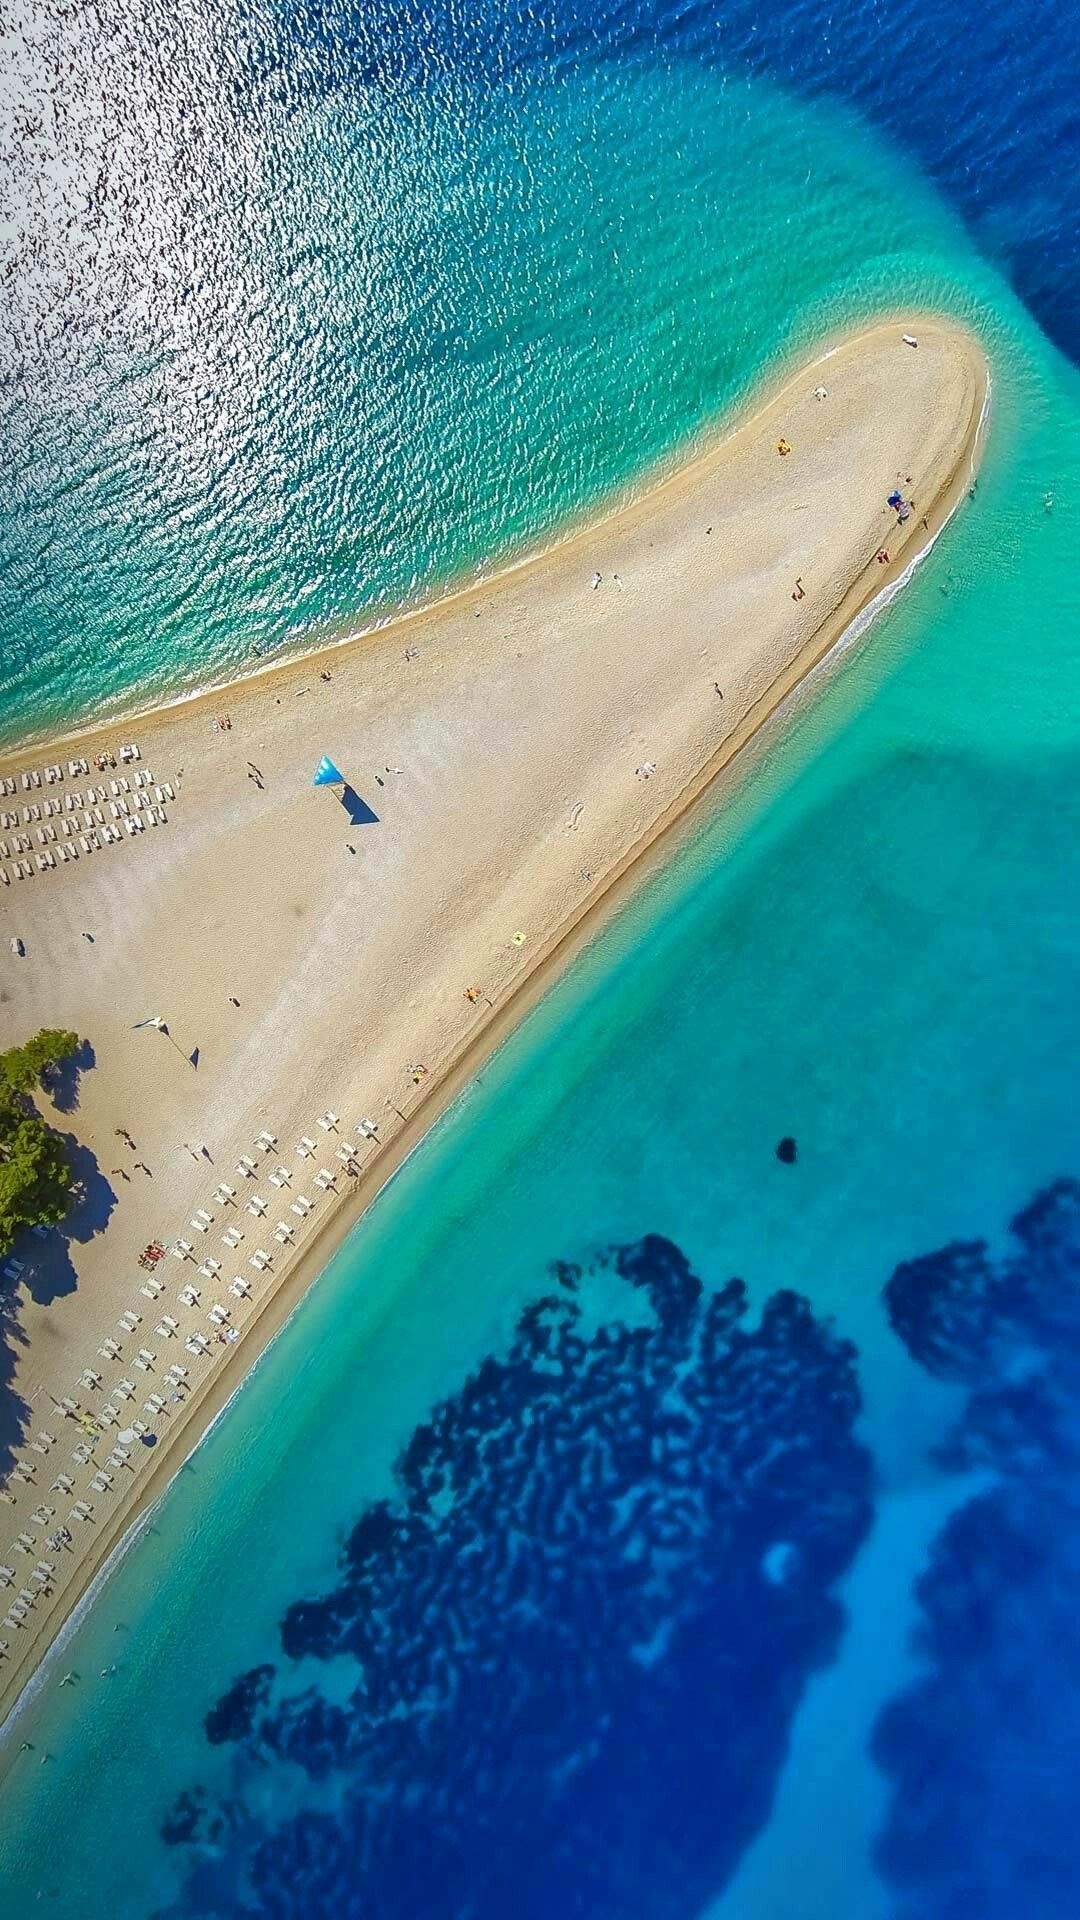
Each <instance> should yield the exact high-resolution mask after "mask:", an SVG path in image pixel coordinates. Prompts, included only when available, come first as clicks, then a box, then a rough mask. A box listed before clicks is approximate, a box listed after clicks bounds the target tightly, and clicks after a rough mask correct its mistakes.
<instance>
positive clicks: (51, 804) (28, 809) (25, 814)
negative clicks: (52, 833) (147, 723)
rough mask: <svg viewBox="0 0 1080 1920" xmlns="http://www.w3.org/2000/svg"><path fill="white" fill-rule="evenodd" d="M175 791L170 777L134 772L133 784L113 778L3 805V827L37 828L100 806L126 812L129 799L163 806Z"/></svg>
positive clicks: (0, 813)
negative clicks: (58, 794)
mask: <svg viewBox="0 0 1080 1920" xmlns="http://www.w3.org/2000/svg"><path fill="white" fill-rule="evenodd" d="M110 795H111V796H112V797H111V799H110ZM175 798H176V792H175V789H174V787H173V784H172V782H171V780H162V781H159V782H155V780H154V777H153V774H151V773H150V772H149V771H145V770H144V771H143V772H140V773H137V774H136V775H135V780H134V786H133V785H132V784H131V782H130V781H128V780H126V779H119V780H110V781H109V784H108V786H107V787H104V786H102V787H87V789H86V792H85V794H83V792H82V791H81V790H79V791H76V789H75V788H70V789H69V790H68V792H67V793H65V794H64V795H63V796H62V798H61V797H56V798H53V797H51V796H50V797H48V798H46V799H44V800H41V801H37V800H34V801H31V802H30V803H29V804H28V805H26V806H24V807H21V808H19V807H15V808H2V807H0V829H3V830H4V831H5V832H10V831H11V830H12V829H13V828H16V827H34V826H37V825H38V824H39V822H41V821H43V820H44V821H49V820H62V818H63V816H64V815H65V814H78V813H82V812H84V811H87V810H89V809H92V808H95V807H101V806H106V805H108V806H110V807H112V808H113V811H114V817H115V811H116V808H118V807H119V808H120V810H121V811H122V812H124V813H128V812H130V808H129V806H128V800H129V799H131V800H132V801H134V804H135V805H136V807H146V806H152V805H154V804H155V803H156V804H157V805H158V806H159V807H163V806H164V805H165V803H166V801H173V800H175Z"/></svg>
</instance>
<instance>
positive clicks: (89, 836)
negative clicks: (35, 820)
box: [0, 806, 169, 887]
mask: <svg viewBox="0 0 1080 1920" xmlns="http://www.w3.org/2000/svg"><path fill="white" fill-rule="evenodd" d="M168 819H169V816H168V814H167V813H166V811H165V808H164V807H157V806H147V807H144V808H143V810H142V811H141V812H140V813H136V814H132V815H130V816H127V817H125V816H121V815H119V814H118V815H117V823H116V824H115V825H110V823H109V822H108V821H107V820H105V819H103V818H101V817H100V816H99V817H98V818H97V819H96V821H94V822H92V823H91V824H90V825H89V826H87V827H86V829H85V831H83V830H82V829H81V827H80V826H79V825H78V824H76V823H72V822H69V821H67V820H65V821H64V822H63V829H64V832H65V835H67V837H66V838H65V839H59V838H58V837H57V834H56V830H55V828H53V827H43V828H41V829H40V830H39V832H38V839H39V841H41V843H42V847H43V851H41V852H35V851H34V849H33V845H32V842H31V841H30V839H29V837H28V835H26V834H20V835H17V836H16V837H15V838H14V839H13V840H12V841H11V842H10V844H9V843H8V842H7V841H5V840H0V860H5V859H6V860H8V861H10V863H11V864H10V872H9V871H8V869H7V868H6V867H4V866H2V865H0V886H5V887H9V886H10V885H11V882H12V881H13V880H30V879H32V878H33V876H34V873H35V871H36V872H37V873H45V872H46V871H47V870H48V869H49V868H50V867H56V866H57V865H62V864H63V862H65V861H67V860H77V859H78V858H79V851H80V849H81V850H82V852H83V853H97V852H98V851H99V850H100V849H101V848H102V847H103V846H104V847H109V846H115V845H116V844H117V842H118V841H120V840H123V838H124V835H125V834H127V836H128V837H129V838H130V839H134V838H135V835H136V834H139V833H143V832H145V830H146V828H147V827H148V826H150V827H164V826H167V825H168ZM84 820H85V816H84ZM50 842H52V843H54V844H50ZM24 856H26V857H24ZM31 858H32V860H33V865H31Z"/></svg>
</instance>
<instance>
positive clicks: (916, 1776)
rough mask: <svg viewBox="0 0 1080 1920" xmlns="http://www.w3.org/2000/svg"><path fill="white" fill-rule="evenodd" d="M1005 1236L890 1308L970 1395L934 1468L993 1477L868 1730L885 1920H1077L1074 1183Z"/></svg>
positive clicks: (924, 1281) (1054, 1191) (951, 1252)
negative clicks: (888, 1698)
mask: <svg viewBox="0 0 1080 1920" xmlns="http://www.w3.org/2000/svg"><path fill="white" fill-rule="evenodd" d="M1012 1234H1013V1236H1014V1240H1015V1243H1016V1244H1015V1248H1014V1250H1013V1251H1012V1252H1010V1253H1009V1254H1008V1255H1007V1256H1006V1257H1005V1258H1004V1259H1002V1260H994V1259H993V1258H992V1257H991V1255H990V1253H989V1250H988V1248H987V1247H986V1245H985V1243H983V1242H981V1241H977V1242H965V1243H957V1244H954V1245H953V1246H949V1247H945V1248H943V1249H942V1250H941V1251H940V1252H938V1253H935V1254H931V1255H928V1256H926V1257H925V1258H923V1259H920V1260H915V1261H910V1262H908V1263H906V1264H905V1265H903V1266H901V1267H900V1268H898V1269H897V1271H896V1273H895V1274H894V1275H893V1278H892V1280H891V1281H890V1282H889V1285H888V1287H887V1288H886V1292H885V1299H886V1306H887V1310H888V1312H889V1316H890V1319H891V1321H892V1324H893V1326H894V1327H895V1328H896V1330H897V1332H898V1333H899V1334H900V1336H901V1338H902V1339H903V1340H904V1342H905V1344H906V1345H907V1347H908V1349H909V1351H910V1352H911V1353H912V1355H913V1356H914V1357H915V1358H916V1359H917V1360H918V1361H919V1362H920V1363H921V1364H922V1365H923V1366H925V1367H926V1368H927V1369H928V1370H929V1371H930V1372H932V1373H934V1374H936V1375H938V1376H939V1377H940V1378H943V1379H947V1380H953V1381H962V1382H964V1383H965V1384H966V1385H967V1386H968V1389H969V1392H968V1399H967V1403H966V1406H965V1408H964V1411H963V1413H962V1415H961V1417H960V1419H959V1420H958V1422H957V1424H956V1428H955V1431H954V1432H953V1434H952V1436H951V1438H950V1440H949V1442H948V1445H947V1446H946V1447H945V1448H944V1449H943V1450H942V1458H943V1460H944V1462H945V1464H947V1465H949V1466H951V1467H953V1468H955V1469H956V1470H958V1471H970V1470H972V1469H982V1470H984V1471H986V1472H987V1473H988V1474H989V1475H991V1476H992V1480H991V1481H990V1483H989V1484H988V1485H987V1486H986V1488H985V1489H984V1490H981V1491H979V1492H978V1493H976V1494H975V1495H974V1497H973V1498H971V1499H969V1500H968V1501H967V1502H966V1503H965V1504H964V1505H962V1506H961V1507H960V1508H959V1509H958V1510H957V1511H956V1512H955V1513H954V1514H953V1515H952V1516H951V1518H950V1519H949V1521H948V1522H947V1524H946V1525H945V1527H944V1528H943V1529H942V1532H941V1534H940V1535H939V1537H938V1539H937V1541H936V1542H935V1544H934V1548H933V1552H932V1555H931V1560H930V1565H929V1567H928V1569H927V1572H926V1574H925V1575H924V1577H923V1579H922V1580H921V1581H920V1583H919V1587H918V1589H917V1593H918V1601H919V1607H920V1623H919V1628H918V1637H917V1643H916V1646H917V1651H918V1653H919V1654H920V1656H921V1658H922V1661H923V1671H922V1673H921V1674H920V1676H919V1678H918V1679H917V1680H916V1682H915V1683H914V1685H913V1686H912V1687H911V1688H910V1689H909V1690H908V1691H906V1692H905V1693H904V1694H903V1695H901V1696H900V1697H899V1698H897V1699H896V1700H894V1701H893V1702H892V1703H891V1704H890V1705H889V1707H888V1708H887V1709H886V1711H885V1712H884V1714H883V1715H882V1716H881V1719H880V1721H879V1723H878V1726H877V1729H876V1732H875V1737H874V1757H875V1759H876V1761H877V1763H878V1765H879V1766H880V1767H881V1768H882V1769H883V1770H884V1772H885V1773H886V1774H887V1776H888V1777H889V1780H890V1782H891V1786H892V1797H891V1800H890V1803H889V1809H888V1814H887V1818H886V1821H885V1825H884V1828H883V1831H882V1834H881V1837H880V1841H879V1847H878V1861H879V1865H880V1868H881V1870H882V1872H883V1873H884V1874H885V1875H886V1876H887V1878H888V1879H889V1880H890V1881H891V1882H892V1883H893V1884H894V1886H895V1887H896V1888H897V1891H898V1896H899V1897H898V1904H897V1907H896V1914H897V1920H956V1917H957V1916H959V1915H964V1916H967V1915H972V1916H974V1915H978V1917H979V1920H1015V1916H1016V1915H1017V1914H1020V1913H1022V1914H1024V1915H1025V1920H1064V1917H1065V1916H1066V1915H1069V1914H1074V1913H1076V1912H1078V1911H1080V1824H1078V1822H1077V1819H1076V1813H1075V1799H1076V1791H1075V1782H1076V1778H1077V1766H1078V1761H1080V1607H1078V1604H1077V1596H1078V1595H1080V1183H1077V1182H1076V1181H1072V1180H1061V1181H1058V1182H1056V1183H1055V1184H1054V1185H1053V1186H1050V1187H1048V1188H1046V1189H1045V1190H1044V1191H1043V1192H1041V1193H1040V1194H1038V1195H1037V1197H1036V1198H1035V1200H1034V1201H1033V1202H1032V1204H1031V1205H1030V1206H1029V1207H1027V1208H1025V1210H1024V1211H1023V1212H1022V1213H1020V1214H1018V1215H1017V1217H1016V1219H1015V1220H1014V1221H1013V1223H1012Z"/></svg>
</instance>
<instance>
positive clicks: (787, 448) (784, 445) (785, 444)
mask: <svg viewBox="0 0 1080 1920" xmlns="http://www.w3.org/2000/svg"><path fill="white" fill-rule="evenodd" d="M776 451H777V453H778V454H779V455H780V458H781V460H783V459H785V458H786V456H787V455H788V454H789V453H790V452H791V442H790V441H789V440H778V441H777V443H776Z"/></svg>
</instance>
